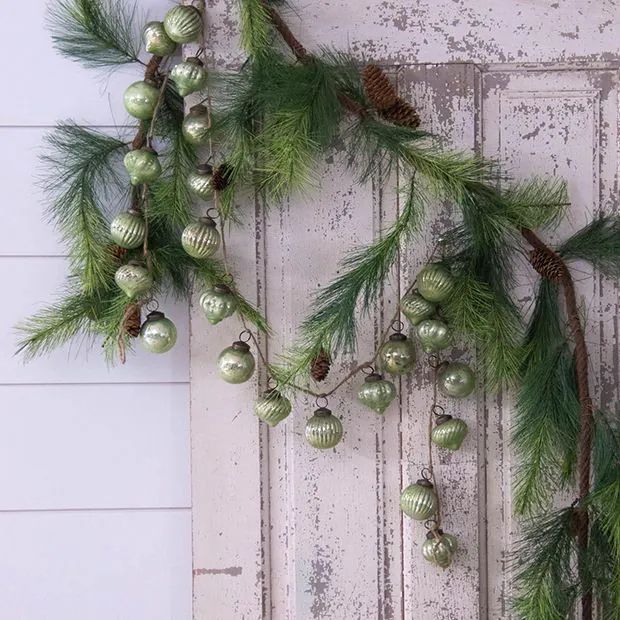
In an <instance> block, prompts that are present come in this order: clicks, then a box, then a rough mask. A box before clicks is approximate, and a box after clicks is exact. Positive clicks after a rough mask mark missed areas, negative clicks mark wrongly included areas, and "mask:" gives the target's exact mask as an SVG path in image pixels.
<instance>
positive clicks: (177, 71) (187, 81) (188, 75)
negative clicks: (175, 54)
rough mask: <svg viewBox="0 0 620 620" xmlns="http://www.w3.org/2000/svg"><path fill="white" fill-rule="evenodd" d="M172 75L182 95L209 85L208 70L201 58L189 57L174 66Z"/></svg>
mask: <svg viewBox="0 0 620 620" xmlns="http://www.w3.org/2000/svg"><path fill="white" fill-rule="evenodd" d="M170 77H171V78H172V81H173V82H174V83H175V85H176V87H177V91H178V93H179V95H181V97H186V96H187V95H191V94H192V93H197V92H198V91H199V90H202V89H203V88H204V87H205V86H206V85H207V78H208V74H207V70H206V69H205V67H204V65H203V64H202V61H201V60H200V59H199V58H188V59H187V60H184V61H183V62H180V63H179V64H177V65H175V66H174V67H172V71H170Z"/></svg>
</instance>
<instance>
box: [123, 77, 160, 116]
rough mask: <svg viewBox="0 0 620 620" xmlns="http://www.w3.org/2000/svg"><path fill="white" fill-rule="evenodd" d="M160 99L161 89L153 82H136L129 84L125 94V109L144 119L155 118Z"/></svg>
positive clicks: (132, 114)
mask: <svg viewBox="0 0 620 620" xmlns="http://www.w3.org/2000/svg"><path fill="white" fill-rule="evenodd" d="M158 99H159V89H158V88H157V86H155V85H154V84H153V83H151V82H145V81H144V80H142V81H140V82H134V83H133V84H131V85H130V86H128V88H127V90H126V91H125V94H124V95H123V102H124V104H125V109H126V110H127V112H128V113H129V114H131V116H133V117H135V118H138V119H140V120H142V121H148V120H150V119H151V118H153V114H154V113H155V108H156V107H157V100H158Z"/></svg>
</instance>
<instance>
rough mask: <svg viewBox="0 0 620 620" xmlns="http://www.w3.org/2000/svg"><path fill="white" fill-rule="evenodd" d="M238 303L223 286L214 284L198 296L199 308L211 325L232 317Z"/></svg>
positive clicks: (226, 287)
mask: <svg viewBox="0 0 620 620" xmlns="http://www.w3.org/2000/svg"><path fill="white" fill-rule="evenodd" d="M238 304H239V302H238V300H237V297H235V295H233V292H232V291H231V290H230V288H229V287H228V286H226V285H225V284H216V285H215V286H214V287H213V288H210V289H209V290H207V291H205V292H204V293H203V294H202V295H201V296H200V307H201V308H202V311H203V312H204V314H205V317H206V318H207V321H209V323H211V324H212V325H217V324H218V323H219V322H220V321H222V320H223V319H225V318H228V317H229V316H232V315H233V314H234V313H235V310H236V309H237V306H238Z"/></svg>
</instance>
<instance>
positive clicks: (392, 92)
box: [362, 65, 398, 111]
mask: <svg viewBox="0 0 620 620" xmlns="http://www.w3.org/2000/svg"><path fill="white" fill-rule="evenodd" d="M362 83H363V84H364V91H365V92H366V95H368V98H369V99H370V100H371V101H372V104H373V105H374V106H375V108H376V109H377V110H379V111H383V110H387V109H388V108H391V107H392V106H393V105H395V104H396V102H397V101H398V95H397V94H396V89H395V88H394V86H392V84H391V82H390V80H389V79H388V77H387V76H386V75H385V73H384V72H383V70H382V69H381V68H380V67H378V66H377V65H366V66H365V67H364V69H363V70H362Z"/></svg>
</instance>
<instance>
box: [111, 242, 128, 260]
mask: <svg viewBox="0 0 620 620" xmlns="http://www.w3.org/2000/svg"><path fill="white" fill-rule="evenodd" d="M108 248H109V250H110V254H111V255H112V256H113V257H114V260H115V262H117V263H118V264H119V265H120V264H121V263H122V262H123V259H124V258H125V256H127V250H126V249H125V248H122V247H121V246H120V245H116V244H115V243H111V244H110V245H109V246H108Z"/></svg>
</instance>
